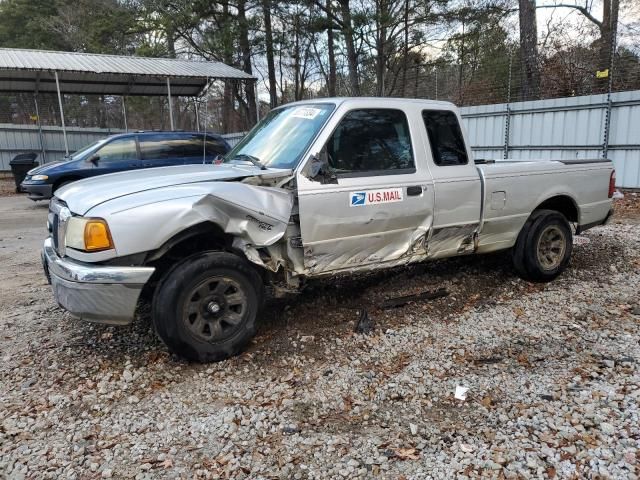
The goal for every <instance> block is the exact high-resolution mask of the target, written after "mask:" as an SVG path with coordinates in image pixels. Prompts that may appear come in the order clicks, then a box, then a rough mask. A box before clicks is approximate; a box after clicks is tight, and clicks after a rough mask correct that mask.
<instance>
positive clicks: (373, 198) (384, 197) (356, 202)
mask: <svg viewBox="0 0 640 480" xmlns="http://www.w3.org/2000/svg"><path fill="white" fill-rule="evenodd" d="M402 200H404V196H403V194H402V188H383V189H380V190H363V191H361V192H350V193H349V205H350V206H352V207H364V206H365V205H378V204H381V203H394V202H401V201H402Z"/></svg>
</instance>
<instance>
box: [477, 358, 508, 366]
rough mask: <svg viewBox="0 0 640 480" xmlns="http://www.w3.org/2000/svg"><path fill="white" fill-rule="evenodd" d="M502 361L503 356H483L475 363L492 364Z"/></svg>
mask: <svg viewBox="0 0 640 480" xmlns="http://www.w3.org/2000/svg"><path fill="white" fill-rule="evenodd" d="M501 361H502V357H482V358H476V359H475V360H474V361H473V363H474V364H476V365H491V364H493V363H500V362H501Z"/></svg>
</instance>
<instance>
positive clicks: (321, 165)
mask: <svg viewBox="0 0 640 480" xmlns="http://www.w3.org/2000/svg"><path fill="white" fill-rule="evenodd" d="M304 173H305V176H306V177H307V178H308V179H309V180H314V181H316V182H320V183H338V178H337V177H336V175H335V174H334V173H333V172H331V167H330V166H329V162H328V160H327V155H326V154H325V155H323V154H322V153H321V154H319V155H311V157H309V161H308V163H307V166H306V167H305V172H304Z"/></svg>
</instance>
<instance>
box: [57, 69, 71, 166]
mask: <svg viewBox="0 0 640 480" xmlns="http://www.w3.org/2000/svg"><path fill="white" fill-rule="evenodd" d="M53 74H54V75H55V77H56V90H57V91H58V104H59V105H60V120H61V121H62V136H63V137H64V151H65V153H66V155H67V156H69V142H68V140H67V127H66V125H65V124H64V108H63V107H62V94H61V93H60V80H58V72H53Z"/></svg>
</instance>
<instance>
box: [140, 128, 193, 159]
mask: <svg viewBox="0 0 640 480" xmlns="http://www.w3.org/2000/svg"><path fill="white" fill-rule="evenodd" d="M139 141H140V153H141V154H142V158H143V159H145V160H166V159H171V158H191V157H202V156H203V154H204V146H203V144H202V142H203V138H202V135H198V134H179V135H162V134H158V135H143V136H140V138H139Z"/></svg>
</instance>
